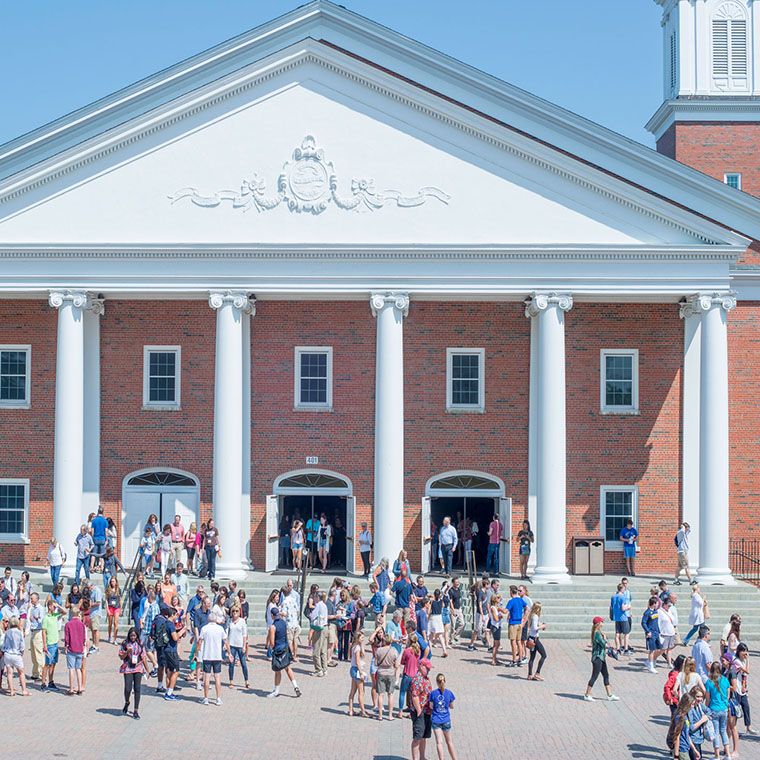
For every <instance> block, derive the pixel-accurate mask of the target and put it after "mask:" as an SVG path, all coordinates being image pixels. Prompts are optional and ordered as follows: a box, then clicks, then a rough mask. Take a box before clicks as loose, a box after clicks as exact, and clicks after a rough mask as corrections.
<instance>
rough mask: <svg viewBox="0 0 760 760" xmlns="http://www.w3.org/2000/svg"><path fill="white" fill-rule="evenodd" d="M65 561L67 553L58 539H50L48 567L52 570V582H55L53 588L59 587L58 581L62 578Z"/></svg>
mask: <svg viewBox="0 0 760 760" xmlns="http://www.w3.org/2000/svg"><path fill="white" fill-rule="evenodd" d="M65 561H66V552H65V551H64V550H63V547H62V546H61V545H60V544H59V543H58V539H57V538H56V537H55V536H53V538H51V539H50V546H48V552H47V565H48V567H49V568H50V580H51V581H52V582H53V586H56V585H57V583H58V579H59V578H60V577H61V568H62V567H63V563H64V562H65Z"/></svg>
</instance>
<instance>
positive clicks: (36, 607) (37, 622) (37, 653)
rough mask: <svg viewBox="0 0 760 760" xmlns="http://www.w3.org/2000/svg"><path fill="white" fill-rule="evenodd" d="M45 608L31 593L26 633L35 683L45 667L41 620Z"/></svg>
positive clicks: (38, 598)
mask: <svg viewBox="0 0 760 760" xmlns="http://www.w3.org/2000/svg"><path fill="white" fill-rule="evenodd" d="M44 617H45V608H44V607H43V606H42V605H41V604H40V596H39V594H38V593H37V592H36V591H32V593H31V594H30V596H29V607H27V610H26V633H28V634H29V649H30V651H31V655H32V680H33V681H36V680H38V679H39V678H40V676H41V675H42V669H43V668H44V667H45V654H44V651H43V647H42V619H43V618H44Z"/></svg>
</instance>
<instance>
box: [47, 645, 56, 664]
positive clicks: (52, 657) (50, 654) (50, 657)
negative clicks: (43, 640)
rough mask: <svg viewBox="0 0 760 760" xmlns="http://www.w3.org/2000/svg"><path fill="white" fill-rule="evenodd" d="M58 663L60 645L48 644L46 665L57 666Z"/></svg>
mask: <svg viewBox="0 0 760 760" xmlns="http://www.w3.org/2000/svg"><path fill="white" fill-rule="evenodd" d="M57 663H58V644H48V648H47V651H46V652H45V665H55V664H57Z"/></svg>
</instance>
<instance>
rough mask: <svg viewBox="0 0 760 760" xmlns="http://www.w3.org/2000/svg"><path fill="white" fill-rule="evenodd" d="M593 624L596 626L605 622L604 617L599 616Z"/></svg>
mask: <svg viewBox="0 0 760 760" xmlns="http://www.w3.org/2000/svg"><path fill="white" fill-rule="evenodd" d="M591 622H592V623H593V624H594V625H596V624H597V623H603V622H604V618H603V617H599V615H597V616H596V617H595V618H594V619H593V620H592V621H591Z"/></svg>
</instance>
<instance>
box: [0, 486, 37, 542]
mask: <svg viewBox="0 0 760 760" xmlns="http://www.w3.org/2000/svg"><path fill="white" fill-rule="evenodd" d="M0 485H3V486H18V485H21V486H24V530H23V531H22V532H21V533H0V544H28V543H30V541H29V478H0Z"/></svg>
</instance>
